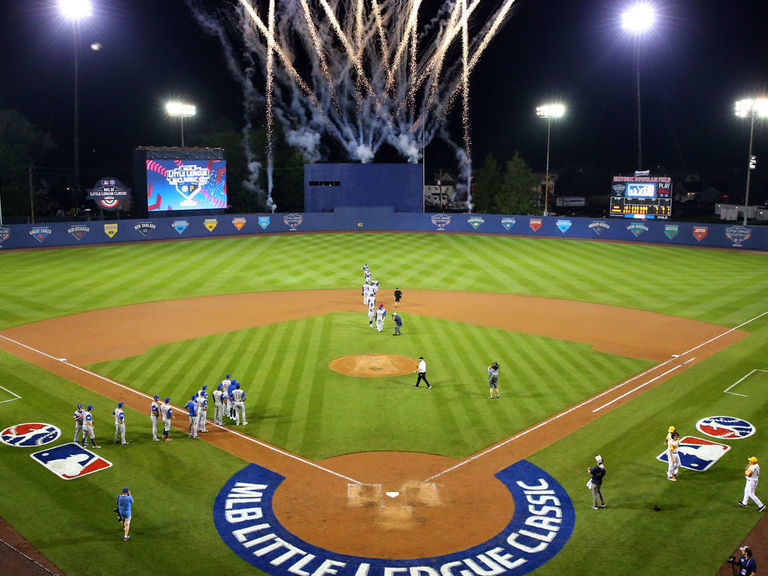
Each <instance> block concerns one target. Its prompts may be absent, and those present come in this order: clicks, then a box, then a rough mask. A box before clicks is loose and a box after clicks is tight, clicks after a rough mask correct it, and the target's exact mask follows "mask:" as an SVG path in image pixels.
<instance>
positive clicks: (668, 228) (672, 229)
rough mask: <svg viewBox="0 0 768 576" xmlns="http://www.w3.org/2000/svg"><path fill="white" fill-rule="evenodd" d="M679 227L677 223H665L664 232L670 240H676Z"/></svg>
mask: <svg viewBox="0 0 768 576" xmlns="http://www.w3.org/2000/svg"><path fill="white" fill-rule="evenodd" d="M678 228H679V227H678V225H677V224H664V234H666V236H667V238H669V239H670V240H674V238H675V236H677V232H678Z"/></svg>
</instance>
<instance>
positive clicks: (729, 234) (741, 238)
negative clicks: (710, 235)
mask: <svg viewBox="0 0 768 576" xmlns="http://www.w3.org/2000/svg"><path fill="white" fill-rule="evenodd" d="M725 237H726V238H728V240H730V241H731V242H733V245H734V246H741V245H742V244H744V242H746V241H747V240H749V239H750V238H752V230H750V229H749V228H747V227H746V226H731V227H729V228H726V229H725Z"/></svg>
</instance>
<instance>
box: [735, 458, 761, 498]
mask: <svg viewBox="0 0 768 576" xmlns="http://www.w3.org/2000/svg"><path fill="white" fill-rule="evenodd" d="M747 461H748V462H749V464H747V467H746V468H745V469H744V478H745V480H746V482H745V484H744V499H743V500H742V501H741V502H739V505H741V506H744V507H746V506H747V504H748V503H749V499H750V498H751V499H752V500H754V501H755V504H757V511H758V512H763V511H764V510H765V504H763V503H762V502H761V501H760V498H758V497H757V495H756V494H755V489H756V488H757V482H758V480H760V464H758V463H757V457H756V456H750V457H749V458H748V459H747Z"/></svg>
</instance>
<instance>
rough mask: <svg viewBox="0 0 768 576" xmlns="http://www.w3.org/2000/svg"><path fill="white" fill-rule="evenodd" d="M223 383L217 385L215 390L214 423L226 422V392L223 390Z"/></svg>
mask: <svg viewBox="0 0 768 576" xmlns="http://www.w3.org/2000/svg"><path fill="white" fill-rule="evenodd" d="M221 389H222V385H221V384H219V385H218V386H216V390H214V391H213V423H214V424H224V392H222V390H221Z"/></svg>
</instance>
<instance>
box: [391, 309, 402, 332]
mask: <svg viewBox="0 0 768 576" xmlns="http://www.w3.org/2000/svg"><path fill="white" fill-rule="evenodd" d="M392 321H393V322H394V323H395V333H394V334H392V336H401V334H400V328H402V327H403V319H402V318H400V314H398V313H397V312H395V313H394V314H392Z"/></svg>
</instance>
